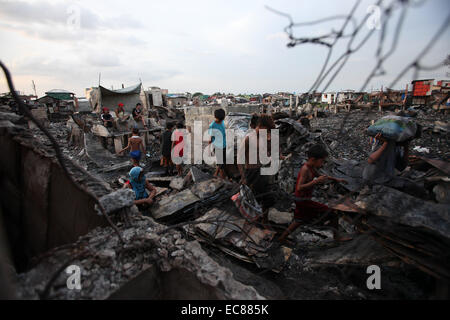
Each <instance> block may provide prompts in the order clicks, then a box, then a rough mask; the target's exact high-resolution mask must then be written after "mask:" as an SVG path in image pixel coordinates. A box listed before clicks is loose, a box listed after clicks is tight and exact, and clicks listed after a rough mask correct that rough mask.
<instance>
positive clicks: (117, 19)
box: [0, 0, 450, 97]
mask: <svg viewBox="0 0 450 320" xmlns="http://www.w3.org/2000/svg"><path fill="white" fill-rule="evenodd" d="M373 2H375V0H372V1H362V3H361V5H360V6H359V9H358V11H357V14H356V16H357V17H358V18H359V19H362V17H363V16H364V15H365V14H366V11H367V8H368V6H369V5H370V4H372V3H373ZM414 2H418V0H415V1H414ZM424 2H425V3H424V4H423V5H421V6H418V7H414V8H410V9H409V10H408V12H407V16H406V20H405V25H404V28H403V30H402V33H401V34H400V39H399V42H398V46H397V50H396V51H395V53H394V54H393V55H392V56H391V57H390V58H389V59H388V60H387V61H386V63H385V70H386V75H384V76H380V77H377V78H375V79H373V80H372V81H371V82H370V83H369V85H368V87H367V90H369V91H370V89H371V88H373V89H375V88H379V87H380V86H381V85H384V86H387V85H389V83H390V82H391V81H392V80H393V78H395V76H396V75H397V74H398V72H399V71H400V70H401V69H402V68H403V67H404V66H406V65H407V64H408V62H410V61H412V60H413V59H414V58H415V56H416V55H417V54H418V53H419V52H420V51H421V50H422V49H423V47H424V46H425V45H426V43H427V42H428V41H430V39H431V37H432V35H434V34H435V32H436V31H437V30H438V29H439V27H440V25H441V24H442V23H443V21H444V20H445V19H446V17H447V15H448V14H449V13H450V1H449V0H428V1H424ZM353 4H354V0H339V1H337V0H314V1H313V0H311V1H309V0H308V1H306V0H303V1H300V0H297V1H294V0H293V1H282V0H277V1H274V0H264V1H259V0H254V1H253V0H248V1H241V0H239V1H235V0H226V1H225V0H206V1H195V0H192V1H186V0H164V1H134V0H127V1H112V0H100V1H80V0H78V1H67V0H65V1H51V0H45V1H41V0H37V1H24V0H18V1H4V0H0V43H1V46H0V59H1V60H2V61H3V62H4V63H5V64H6V65H7V66H8V67H9V68H10V71H11V72H12V74H13V77H14V81H15V84H16V89H17V90H20V91H23V92H25V93H28V94H31V93H32V92H33V91H32V85H31V81H32V80H34V82H35V83H36V89H37V93H38V96H42V95H43V94H44V92H45V91H48V90H51V89H55V88H58V89H66V90H70V91H72V92H75V93H76V94H77V96H79V97H81V96H84V89H85V88H87V87H91V86H96V85H98V78H99V73H101V85H103V86H105V87H108V88H111V86H113V88H114V89H116V88H119V87H121V85H122V84H124V85H125V86H130V85H134V84H136V83H139V81H140V79H141V80H142V83H143V85H144V87H145V88H147V87H150V86H158V87H161V88H167V89H169V92H186V91H188V92H192V93H193V92H197V91H200V92H203V93H210V94H211V93H214V92H217V91H220V92H226V93H228V92H232V93H236V94H237V93H256V92H258V93H263V92H277V91H289V92H304V91H307V90H308V89H309V88H310V86H311V85H312V83H313V82H314V80H315V76H317V74H318V72H319V71H320V68H321V66H322V63H323V61H324V59H325V57H326V53H327V50H326V48H324V47H320V46H318V45H312V44H305V45H302V46H297V47H295V48H287V47H286V44H287V42H288V41H287V38H286V36H285V35H284V33H283V28H284V27H285V26H286V24H287V23H288V20H287V19H286V18H284V17H281V16H279V15H276V14H274V13H273V12H271V11H269V10H267V9H266V6H269V7H272V8H274V9H277V10H279V11H283V12H288V13H290V14H291V15H292V17H293V19H294V20H295V21H296V22H306V21H312V20H315V19H320V18H324V17H327V16H330V15H338V14H346V13H348V12H349V10H350V8H351V7H352V6H353ZM77 12H79V18H80V19H77V17H78V14H77ZM398 13H399V10H397V11H395V13H394V16H393V22H395V21H396V20H397V18H398ZM341 24H342V20H336V21H333V22H329V23H327V24H319V25H315V26H312V27H303V28H297V29H295V33H296V35H299V36H300V35H301V36H311V35H320V34H323V33H326V32H328V31H329V30H331V28H334V29H338V28H339V27H340V26H341ZM78 25H79V28H78V27H77V26H78ZM393 27H394V24H393V25H392V28H393ZM364 28H365V29H366V30H364V34H365V33H366V32H367V31H368V30H369V29H368V27H367V26H365V27H364ZM449 29H450V28H447V29H446V31H445V32H444V33H443V34H442V36H441V38H440V40H439V41H438V42H437V43H436V44H435V45H434V47H433V49H432V50H430V51H429V52H428V53H427V55H426V57H425V59H424V60H423V62H424V64H426V65H435V64H437V63H439V62H440V61H442V60H443V59H444V58H445V56H446V55H447V54H450V41H449V40H450V30H449ZM348 30H350V29H348ZM375 32H376V33H375V37H373V38H372V39H371V40H370V42H368V43H367V44H366V45H365V46H364V47H363V48H362V49H361V50H360V51H359V52H358V53H356V54H355V55H354V56H352V57H351V58H350V60H349V61H348V63H347V65H346V66H345V67H344V68H343V70H342V71H341V73H340V74H339V76H338V77H337V78H336V79H335V80H334V82H333V83H332V84H331V85H330V86H329V88H328V89H327V91H332V90H343V89H356V90H358V89H359V88H360V87H361V85H362V82H363V80H364V79H365V77H366V76H367V75H368V74H369V72H370V70H371V69H372V68H373V67H374V64H375V59H374V56H375V51H376V47H377V43H378V38H379V33H380V31H377V30H376V31H375ZM389 36H392V34H390V35H388V38H387V40H391V39H392V38H391V37H389ZM342 50H344V47H343V46H339V47H336V50H335V52H336V55H334V56H333V57H336V56H337V55H338V54H339V53H342ZM449 72H450V69H449V68H447V67H442V68H439V69H437V70H434V71H429V72H422V73H420V74H419V77H421V78H435V79H448V78H449V77H448V73H449ZM412 76H413V75H412V72H409V73H408V74H406V75H405V76H404V77H403V78H402V79H401V80H400V81H399V83H398V84H397V86H396V87H397V88H404V86H405V84H406V83H408V82H410V81H411V78H412ZM6 91H8V89H7V86H6V82H5V80H4V78H3V74H2V77H1V80H0V92H6Z"/></svg>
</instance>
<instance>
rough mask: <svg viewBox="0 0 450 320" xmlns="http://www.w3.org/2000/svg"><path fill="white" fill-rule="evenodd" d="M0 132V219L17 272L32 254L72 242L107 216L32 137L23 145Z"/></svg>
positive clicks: (23, 266)
mask: <svg viewBox="0 0 450 320" xmlns="http://www.w3.org/2000/svg"><path fill="white" fill-rule="evenodd" d="M0 133H1V134H0V148H1V150H2V156H1V157H0V176H1V177H2V179H1V181H0V193H1V195H2V196H1V206H2V212H3V222H4V224H5V229H6V233H7V238H8V242H9V246H10V249H11V253H12V256H13V259H14V263H15V265H16V268H17V269H18V271H19V272H20V271H23V270H25V269H26V268H27V267H28V266H27V265H28V263H29V261H30V259H31V258H32V257H34V256H36V255H39V254H40V253H43V252H45V251H47V250H49V249H51V248H53V247H56V246H60V245H63V244H67V243H71V242H74V241H75V240H77V239H78V237H79V236H81V235H84V234H86V233H87V232H88V231H89V230H91V229H93V228H95V227H97V226H101V225H104V224H105V222H104V218H102V217H101V216H98V215H97V214H96V212H95V210H94V200H93V199H92V198H91V197H90V196H88V195H87V193H85V192H83V191H81V190H80V189H78V188H77V187H76V186H75V185H74V184H73V183H72V182H71V181H70V180H69V179H68V178H67V177H66V176H65V175H64V173H63V171H62V169H61V167H60V166H59V164H57V162H56V161H55V159H54V157H51V156H47V155H46V154H45V153H44V152H42V153H41V152H39V150H38V149H37V148H33V141H29V142H30V145H27V144H26V143H21V141H20V139H15V138H14V137H13V136H12V135H9V134H7V133H6V132H5V131H4V130H2V132H0ZM86 179H89V177H86Z"/></svg>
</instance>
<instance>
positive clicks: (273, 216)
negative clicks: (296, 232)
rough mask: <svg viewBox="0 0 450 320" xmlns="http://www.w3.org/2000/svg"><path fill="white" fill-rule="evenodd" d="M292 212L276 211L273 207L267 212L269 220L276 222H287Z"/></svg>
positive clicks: (289, 220)
mask: <svg viewBox="0 0 450 320" xmlns="http://www.w3.org/2000/svg"><path fill="white" fill-rule="evenodd" d="M293 217H294V214H293V213H292V212H283V211H278V210H277V209H275V208H270V210H269V213H268V219H269V221H272V222H275V223H277V224H289V223H291V221H292V218H293Z"/></svg>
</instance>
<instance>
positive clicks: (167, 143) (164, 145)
mask: <svg viewBox="0 0 450 320" xmlns="http://www.w3.org/2000/svg"><path fill="white" fill-rule="evenodd" d="M173 127H174V123H173V122H171V121H168V122H167V123H166V130H165V131H164V132H163V134H162V135H161V163H160V165H161V167H164V168H165V174H166V175H172V174H173V162H172V131H173Z"/></svg>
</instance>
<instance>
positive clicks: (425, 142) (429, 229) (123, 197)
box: [0, 107, 450, 299]
mask: <svg viewBox="0 0 450 320" xmlns="http://www.w3.org/2000/svg"><path fill="white" fill-rule="evenodd" d="M386 114H387V113H386V112H366V111H361V110H352V111H351V112H346V113H335V114H332V113H330V112H326V111H324V112H322V113H321V114H320V115H321V117H315V118H312V119H311V121H310V124H311V126H309V125H308V124H309V123H307V122H306V121H303V120H302V119H305V118H301V119H297V118H295V117H289V114H288V113H285V112H278V113H277V114H276V117H275V120H276V126H277V128H278V129H279V130H280V131H279V132H280V148H281V150H280V151H281V154H282V155H284V156H286V155H288V154H291V156H290V157H288V159H287V160H283V161H281V163H280V169H279V171H278V173H277V175H276V176H275V179H276V183H277V184H278V187H279V188H278V190H277V197H276V203H275V204H274V205H273V207H271V208H270V209H269V211H268V216H267V219H268V220H267V221H264V222H261V221H257V222H251V221H249V219H248V218H247V217H245V216H244V215H243V214H241V212H240V211H239V209H238V208H237V206H236V205H235V203H233V201H232V200H231V198H232V197H233V196H234V195H236V194H237V193H238V192H239V190H240V186H239V184H238V183H237V181H236V179H235V180H234V181H233V180H232V181H229V180H223V179H220V178H217V177H214V176H212V174H211V173H212V172H213V171H214V168H213V167H211V166H208V165H206V164H202V165H185V166H184V171H183V176H182V177H176V176H167V175H165V173H164V169H163V168H162V167H161V166H160V165H159V158H160V136H161V131H162V129H163V128H164V126H165V124H166V122H167V121H183V119H184V116H183V113H182V111H180V110H178V109H173V108H166V107H156V108H155V109H154V110H153V111H151V112H150V116H151V117H150V124H151V125H150V129H148V130H143V132H144V134H145V135H146V139H147V142H148V143H147V145H146V154H145V155H144V159H142V162H143V165H142V167H144V170H145V172H146V179H147V180H148V181H149V182H150V183H151V184H152V185H154V186H155V187H156V189H157V196H156V198H155V201H154V204H152V205H151V206H150V207H145V208H140V211H138V209H137V207H136V206H135V205H134V204H133V203H134V193H133V191H132V190H131V189H122V186H123V183H124V182H125V181H126V180H127V179H128V177H127V172H128V171H129V170H130V168H131V163H130V162H129V161H128V159H125V158H122V157H119V156H117V155H116V154H115V150H117V146H116V144H117V143H119V142H118V141H119V140H120V139H125V138H124V137H125V136H127V133H124V132H121V133H120V134H119V133H117V132H114V131H111V132H109V131H108V130H106V128H105V127H102V126H101V125H100V124H99V121H98V119H96V118H95V116H94V115H92V114H84V115H75V116H73V117H72V118H71V119H69V120H68V121H67V122H53V121H50V122H49V124H48V130H49V131H50V132H51V133H52V134H53V136H54V137H55V138H56V139H57V140H58V142H59V144H60V146H61V148H62V151H63V153H64V155H65V157H66V158H67V162H68V166H69V168H70V171H71V172H72V173H73V174H74V175H75V176H77V177H78V179H76V181H78V182H79V183H80V184H83V185H86V186H87V188H89V187H90V186H93V187H92V188H96V189H95V190H94V191H95V192H94V194H95V195H96V196H97V197H98V200H99V201H100V203H101V204H102V205H103V207H105V209H106V212H107V214H108V216H111V217H112V219H113V223H114V224H115V226H116V227H117V228H118V230H119V233H120V235H121V236H122V238H123V239H124V241H125V243H121V242H120V239H119V236H118V235H117V234H116V233H115V232H114V229H113V228H111V227H110V226H108V227H105V226H102V227H97V228H95V229H92V230H90V231H89V232H88V233H87V234H85V235H83V236H81V237H79V239H78V240H77V241H76V242H73V243H68V244H67V245H65V246H63V247H60V248H58V247H57V248H54V249H52V250H50V251H49V252H47V253H45V254H43V255H41V256H39V257H37V258H36V259H34V265H33V266H32V267H31V268H29V269H28V270H27V271H26V272H23V273H20V274H18V275H17V287H18V293H19V296H20V297H21V298H28V299H39V298H41V299H42V298H50V299H118V298H123V297H127V298H129V297H138V298H153V299H158V298H159V299H165V298H173V299H176V298H190V299H192V298H199V299H212V298H220V299H263V298H287V299H315V298H320V299H327V298H329V299H383V298H384V299H398V298H409V299H423V298H426V297H428V296H430V291H432V289H430V288H432V287H433V285H435V284H434V282H433V281H437V282H439V281H442V283H444V284H448V282H449V281H450V273H449V271H448V270H450V264H449V263H448V261H450V259H449V253H448V252H450V250H449V249H450V216H449V212H450V211H449V210H448V209H449V206H448V205H449V203H450V194H449V192H448V190H449V188H448V186H449V183H450V180H449V176H450V165H449V162H448V159H449V155H450V145H449V140H448V136H449V131H448V129H449V124H448V121H447V120H446V118H445V117H444V116H442V115H441V114H439V113H435V112H433V111H431V112H425V111H423V110H418V111H417V115H416V119H417V122H418V124H420V125H421V126H422V130H423V132H422V136H421V137H420V138H418V139H416V140H413V142H412V145H411V146H410V150H411V158H410V162H409V166H408V167H407V168H406V169H405V170H404V171H403V172H402V173H401V177H404V178H409V179H411V180H413V181H414V182H417V183H420V184H421V185H422V186H423V194H421V195H420V197H414V196H411V195H409V194H406V193H404V192H402V191H399V190H396V189H392V188H388V187H381V186H373V187H372V188H370V189H369V188H368V187H365V186H364V183H363V181H362V171H363V168H364V166H365V164H366V163H367V157H368V155H369V153H370V144H369V140H368V136H367V134H366V129H367V127H368V126H370V125H371V123H372V121H373V120H376V119H379V118H380V117H381V116H383V115H386ZM250 118H251V115H250V114H242V113H234V114H231V115H230V119H229V125H230V126H234V127H237V128H239V129H241V133H242V134H245V131H246V130H245V127H246V125H245V124H246V123H248V121H249V120H250ZM0 121H1V122H2V126H3V127H8V126H10V124H11V126H12V127H13V129H8V130H13V131H14V132H15V134H16V137H15V139H22V138H23V137H27V136H29V137H30V138H31V139H32V140H33V141H38V143H36V145H35V146H33V147H34V149H43V150H46V152H48V153H49V155H50V156H54V153H52V152H53V151H52V149H51V145H50V142H49V140H48V139H47V137H46V136H45V135H44V134H43V133H42V132H41V131H40V130H38V129H36V128H34V129H33V128H31V129H28V128H27V129H26V128H25V127H26V125H27V121H26V120H25V119H23V118H22V117H21V116H18V115H16V114H12V113H2V116H1V120H0ZM302 123H303V124H302ZM103 129H105V130H106V132H104V130H103ZM21 137H22V138H21ZM123 141H124V140H120V142H121V143H122V142H123ZM316 143H321V144H323V145H325V147H326V149H327V150H328V152H329V154H330V156H329V158H328V161H327V162H326V163H325V165H324V167H323V168H322V169H321V170H320V172H319V173H320V174H325V175H331V176H334V177H337V178H343V179H345V180H346V181H347V182H348V183H347V184H343V183H337V182H336V183H332V184H328V185H321V186H317V187H316V188H315V190H314V193H313V198H312V200H315V201H319V202H321V203H325V204H327V205H328V206H329V207H331V208H333V209H334V210H336V211H337V212H338V213H336V214H338V215H339V225H340V227H341V228H342V229H343V230H344V231H345V233H346V234H348V235H350V236H351V237H352V238H353V240H351V241H350V242H346V243H338V242H336V241H334V240H333V233H332V231H331V230H330V228H329V227H328V226H321V227H319V226H316V225H302V226H301V227H300V228H298V229H297V230H296V231H295V232H293V233H292V234H290V235H289V236H288V239H289V240H290V241H291V244H280V243H278V242H277V241H276V239H277V237H278V236H279V235H280V233H281V232H283V231H284V230H285V229H286V227H287V226H288V225H289V224H290V223H291V222H292V219H293V208H294V207H295V202H294V198H293V196H292V194H293V191H294V186H295V181H296V179H297V175H298V172H299V170H300V168H301V166H302V165H303V163H304V162H305V161H306V160H307V156H306V152H307V150H308V149H309V147H310V146H311V145H313V144H316ZM29 144H30V143H29ZM416 147H417V148H416ZM119 149H120V148H119ZM77 172H81V173H82V174H77ZM85 173H86V175H85ZM86 177H92V180H95V182H96V183H91V182H90V181H86V179H87V178H86ZM98 181H101V184H100V187H99V186H98V185H99V184H98V183H97V182H98ZM97 209H98V208H97ZM96 214H97V215H100V212H99V211H98V210H97V211H96ZM103 218H104V217H103ZM373 264H375V265H378V266H380V267H382V268H383V289H384V290H383V292H382V293H377V292H376V291H370V290H368V289H367V287H366V285H365V284H366V282H365V281H366V276H367V273H366V268H367V266H369V265H373ZM69 265H74V266H78V267H79V268H80V269H81V275H82V279H83V281H82V283H81V286H82V288H83V290H67V288H66V280H67V275H66V274H65V273H64V268H65V267H67V266H69ZM419 270H420V271H419ZM139 283H141V286H143V285H142V283H145V284H146V285H147V284H148V285H147V288H146V289H142V287H141V289H138V288H139ZM179 287H183V288H184V289H181V290H179V292H177V290H176V288H179ZM189 288H192V289H191V290H190V291H189Z"/></svg>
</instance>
